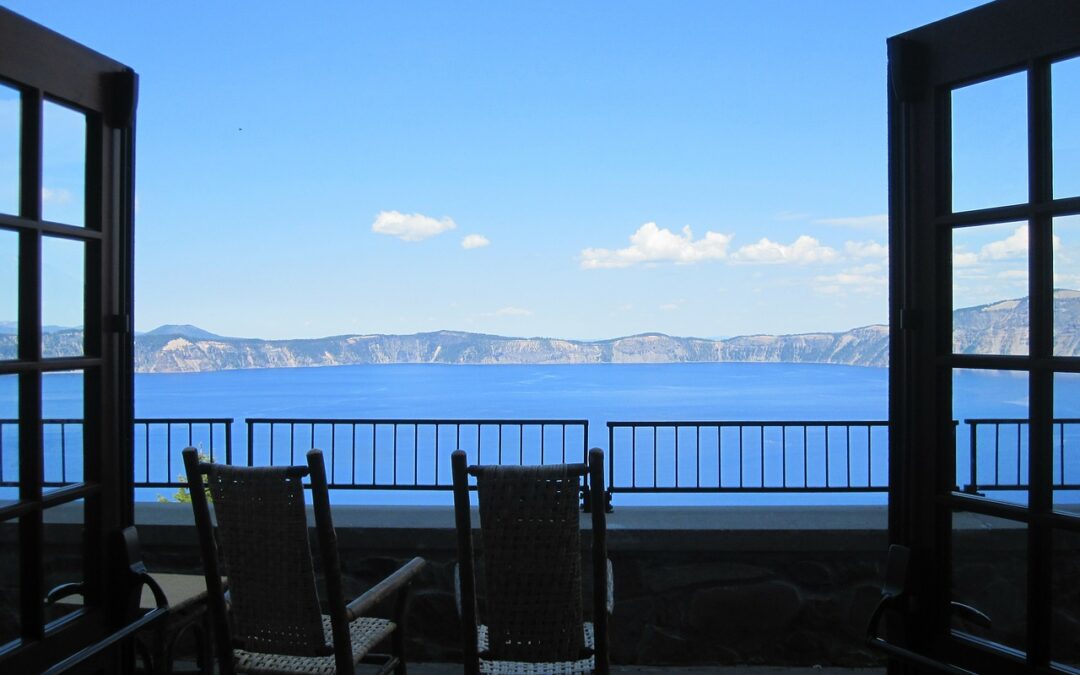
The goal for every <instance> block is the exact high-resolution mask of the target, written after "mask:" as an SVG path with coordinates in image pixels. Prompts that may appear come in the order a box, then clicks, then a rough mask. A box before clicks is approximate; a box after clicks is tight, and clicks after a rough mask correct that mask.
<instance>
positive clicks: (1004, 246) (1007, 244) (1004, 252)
mask: <svg viewBox="0 0 1080 675" xmlns="http://www.w3.org/2000/svg"><path fill="white" fill-rule="evenodd" d="M1027 250H1028V226H1027V225H1021V226H1020V227H1018V228H1016V230H1015V231H1014V232H1013V233H1012V234H1011V235H1009V236H1008V237H1006V238H1005V239H1002V240H1000V241H993V242H990V243H989V244H987V245H986V246H983V247H982V248H981V249H980V250H979V259H980V260H1006V259H1009V258H1022V257H1025V256H1027Z"/></svg>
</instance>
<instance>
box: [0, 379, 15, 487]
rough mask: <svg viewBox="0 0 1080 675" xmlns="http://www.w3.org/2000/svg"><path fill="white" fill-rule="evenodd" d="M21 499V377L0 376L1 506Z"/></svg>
mask: <svg viewBox="0 0 1080 675" xmlns="http://www.w3.org/2000/svg"><path fill="white" fill-rule="evenodd" d="M18 498H19V376H18V375H0V504H7V503H9V502H12V501H15V500H16V499H18Z"/></svg>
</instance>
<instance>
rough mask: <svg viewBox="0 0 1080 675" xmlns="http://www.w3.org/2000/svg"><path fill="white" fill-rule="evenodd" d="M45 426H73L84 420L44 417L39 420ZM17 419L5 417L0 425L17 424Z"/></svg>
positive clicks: (78, 418)
mask: <svg viewBox="0 0 1080 675" xmlns="http://www.w3.org/2000/svg"><path fill="white" fill-rule="evenodd" d="M41 421H42V422H43V423H45V424H75V423H76V422H77V423H80V424H81V423H82V422H84V421H85V420H84V419H83V418H81V417H45V418H43V419H42V420H41ZM18 423H19V419H18V418H17V417H5V418H3V419H0V424H18Z"/></svg>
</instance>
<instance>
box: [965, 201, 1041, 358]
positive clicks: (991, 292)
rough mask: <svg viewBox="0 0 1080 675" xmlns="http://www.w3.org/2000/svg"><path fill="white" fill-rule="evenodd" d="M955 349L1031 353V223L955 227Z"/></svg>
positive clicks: (992, 352)
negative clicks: (1029, 229)
mask: <svg viewBox="0 0 1080 675" xmlns="http://www.w3.org/2000/svg"><path fill="white" fill-rule="evenodd" d="M952 244H953V251H952V267H953V352H954V353H956V354H1016V355H1023V354H1027V353H1028V325H1029V318H1028V317H1029V311H1028V300H1027V278H1028V225H1027V223H1024V222H1019V223H1003V224H1000V225H979V226H977V227H964V228H958V229H955V230H953V237H952Z"/></svg>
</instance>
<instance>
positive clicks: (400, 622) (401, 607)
mask: <svg viewBox="0 0 1080 675" xmlns="http://www.w3.org/2000/svg"><path fill="white" fill-rule="evenodd" d="M410 585H411V584H410ZM409 590H410V589H409V586H406V587H405V588H402V589H401V590H399V591H398V593H397V599H396V601H395V602H394V623H396V624H397V627H395V628H394V632H393V633H391V634H390V652H391V653H392V654H393V655H394V656H395V657H396V658H397V665H396V666H395V667H394V675H406V673H407V670H408V666H407V665H406V663H405V620H406V618H407V617H408V613H409V596H410V595H411V593H410V592H409Z"/></svg>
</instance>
